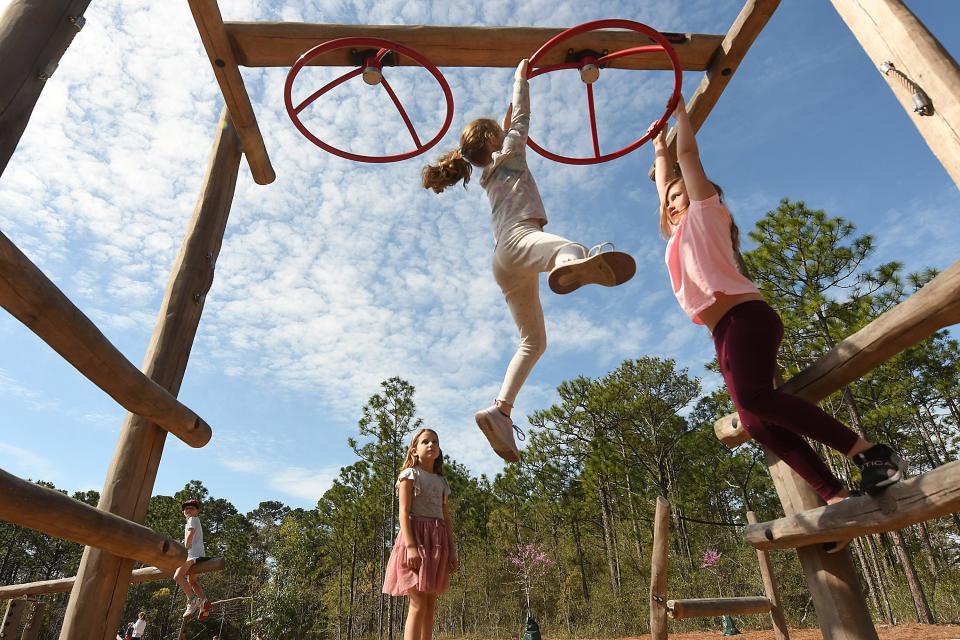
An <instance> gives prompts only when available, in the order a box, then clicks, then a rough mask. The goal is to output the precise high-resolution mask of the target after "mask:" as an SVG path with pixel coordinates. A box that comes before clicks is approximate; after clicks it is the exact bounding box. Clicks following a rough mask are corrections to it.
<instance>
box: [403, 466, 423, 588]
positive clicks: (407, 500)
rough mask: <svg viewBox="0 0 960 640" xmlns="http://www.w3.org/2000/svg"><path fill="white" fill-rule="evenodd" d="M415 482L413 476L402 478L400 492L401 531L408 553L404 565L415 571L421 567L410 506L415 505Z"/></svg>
mask: <svg viewBox="0 0 960 640" xmlns="http://www.w3.org/2000/svg"><path fill="white" fill-rule="evenodd" d="M413 483H414V479H413V478H412V477H409V476H408V477H406V478H401V480H400V486H399V493H400V533H401V535H403V546H404V547H405V549H406V553H405V555H404V559H403V565H404V566H405V567H406V568H408V569H411V570H413V571H418V570H419V569H420V562H421V558H420V548H419V546H417V538H416V536H414V535H413V527H412V526H411V524H410V508H411V507H412V506H413Z"/></svg>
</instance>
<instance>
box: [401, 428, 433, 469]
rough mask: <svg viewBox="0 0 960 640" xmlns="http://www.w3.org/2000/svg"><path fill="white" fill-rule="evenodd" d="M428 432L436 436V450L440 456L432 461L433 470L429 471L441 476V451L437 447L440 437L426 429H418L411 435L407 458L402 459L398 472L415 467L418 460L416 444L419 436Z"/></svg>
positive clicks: (431, 430)
mask: <svg viewBox="0 0 960 640" xmlns="http://www.w3.org/2000/svg"><path fill="white" fill-rule="evenodd" d="M428 431H429V432H430V433H432V434H433V435H435V436H437V449H439V450H440V455H438V456H437V459H436V460H434V461H433V469H431V471H433V472H434V473H435V474H437V475H438V476H442V475H443V449H440V446H439V444H440V442H439V441H440V436H439V435H438V434H437V432H436V431H434V430H433V429H427V428H423V429H420V430H419V431H417V432H416V433H415V434H413V439H412V440H411V441H410V446H409V447H408V448H407V457H406V458H404V459H403V466H401V467H400V471H403V470H404V469H409V468H411V467H415V466H417V463H418V462H419V458H418V457H417V442H418V441H419V440H420V436H422V435H423V434H424V433H426V432H428Z"/></svg>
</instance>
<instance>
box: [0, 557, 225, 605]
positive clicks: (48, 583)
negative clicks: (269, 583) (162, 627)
mask: <svg viewBox="0 0 960 640" xmlns="http://www.w3.org/2000/svg"><path fill="white" fill-rule="evenodd" d="M225 566H226V561H225V560H224V559H223V558H219V557H218V558H208V559H207V560H200V561H199V562H197V563H196V564H194V565H193V566H192V567H190V571H188V572H187V573H188V574H190V575H195V574H201V573H211V572H213V571H223V568H224V567H225ZM172 577H173V571H167V570H164V569H158V568H157V567H143V568H142V569H136V570H134V571H133V573H131V574H130V584H140V583H141V582H151V581H153V580H169V579H170V578H172ZM76 580H77V578H76V576H71V577H69V578H57V579H55V580H38V581H37V582H24V583H22V584H11V585H6V586H0V600H6V599H8V598H23V597H27V596H44V595H48V594H51V593H67V592H68V591H70V590H71V589H72V588H73V584H74V583H75V582H76Z"/></svg>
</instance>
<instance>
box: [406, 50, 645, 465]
mask: <svg viewBox="0 0 960 640" xmlns="http://www.w3.org/2000/svg"><path fill="white" fill-rule="evenodd" d="M528 65H529V61H527V60H523V61H521V62H520V65H519V66H518V67H517V72H516V74H515V76H514V84H513V101H512V102H511V104H510V107H508V108H507V115H506V117H505V118H504V120H503V126H502V127H501V126H500V125H499V124H498V123H496V122H494V121H493V120H489V119H480V120H474V121H473V122H471V123H470V124H468V125H467V126H466V127H465V128H464V130H463V133H462V134H461V135H460V148H459V149H456V150H454V151H451V152H449V153H447V154H445V155H443V156H441V157H440V158H439V160H438V161H437V163H436V164H435V165H428V166H426V167H424V169H423V175H422V178H423V186H424V187H425V188H427V189H433V191H434V192H436V193H440V192H441V191H443V190H444V189H445V188H447V187H449V186H451V185H454V184H456V183H457V182H459V181H461V180H463V186H464V187H466V186H467V183H468V182H469V181H470V174H471V172H472V170H473V167H474V166H477V167H482V168H483V175H482V176H481V178H480V186H482V187H483V188H484V189H485V190H486V192H487V198H488V199H489V200H490V207H491V209H492V222H493V233H494V238H495V239H496V248H495V249H494V252H493V277H494V279H495V280H496V281H497V284H499V285H500V289H501V290H502V291H503V296H504V299H505V300H506V302H507V306H508V307H509V308H510V313H511V314H512V315H513V320H514V322H515V323H516V325H517V329H518V330H519V331H520V344H519V346H518V347H517V351H516V353H515V354H514V356H513V359H512V360H511V361H510V365H509V366H508V367H507V372H506V374H505V376H504V379H503V384H502V386H501V387H500V393H499V394H498V395H497V398H496V400H495V401H494V403H493V405H491V406H489V407H487V408H486V409H483V410H481V411H478V412H477V413H476V415H475V418H476V421H477V425H478V426H479V427H480V429H481V430H482V431H483V433H484V435H485V436H486V437H487V440H489V442H490V444H491V445H492V446H493V449H494V451H496V452H497V454H498V455H499V456H500V457H501V458H503V459H504V460H507V461H508V462H516V461H517V460H519V459H520V452H519V450H518V449H517V445H516V442H515V440H514V436H513V431H514V429H515V427H514V426H513V422H512V420H511V419H510V412H511V411H512V409H513V404H514V402H515V401H516V397H517V393H518V392H519V391H520V387H521V386H523V383H524V382H525V381H526V379H527V376H528V375H529V374H530V371H531V370H532V369H533V366H534V365H535V364H536V362H537V360H538V359H539V358H540V356H541V355H542V354H543V352H544V351H545V350H546V348H547V334H546V328H545V326H544V320H543V309H542V308H541V306H540V273H542V272H549V273H550V275H549V277H548V279H547V281H548V283H549V285H550V289H551V290H553V291H554V293H559V294H565V293H570V292H571V291H574V290H576V289H578V288H580V287H581V286H583V285H585V284H601V285H604V286H607V287H612V286H615V285H618V284H622V283H624V282H626V281H627V280H629V279H630V278H631V277H633V274H634V273H635V271H636V264H635V263H634V261H633V258H631V257H630V256H629V255H628V254H626V253H623V252H620V251H602V248H603V247H604V246H605V245H607V244H610V243H603V244H601V245H597V246H595V247H594V248H593V249H591V250H590V251H587V249H586V247H584V245H582V244H578V243H575V242H571V241H569V240H567V239H566V238H562V237H560V236H556V235H553V234H549V233H544V231H543V226H544V225H545V224H547V213H546V211H545V210H544V207H543V201H542V200H541V199H540V192H539V191H538V190H537V184H536V182H534V180H533V175H532V174H531V173H530V169H529V168H528V167H527V160H526V147H527V131H528V129H529V126H530V88H529V84H528V83H527V67H528Z"/></svg>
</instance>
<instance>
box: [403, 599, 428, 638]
mask: <svg viewBox="0 0 960 640" xmlns="http://www.w3.org/2000/svg"><path fill="white" fill-rule="evenodd" d="M407 595H408V597H409V598H410V608H409V610H408V611H407V624H406V625H405V626H404V627H403V640H420V634H421V633H422V631H421V630H422V629H423V618H424V614H425V613H426V609H427V604H426V594H423V593H420V592H419V591H417V590H413V591H411V592H410V593H409V594H407Z"/></svg>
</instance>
